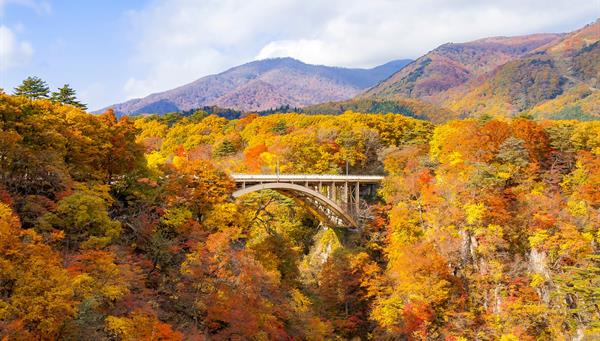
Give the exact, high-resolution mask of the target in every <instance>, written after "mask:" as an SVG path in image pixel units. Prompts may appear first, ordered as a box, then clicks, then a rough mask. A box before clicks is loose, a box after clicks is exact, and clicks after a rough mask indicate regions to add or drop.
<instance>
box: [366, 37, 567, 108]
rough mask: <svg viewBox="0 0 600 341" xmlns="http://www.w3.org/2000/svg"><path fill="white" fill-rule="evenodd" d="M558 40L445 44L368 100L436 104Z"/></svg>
mask: <svg viewBox="0 0 600 341" xmlns="http://www.w3.org/2000/svg"><path fill="white" fill-rule="evenodd" d="M559 37H560V35H558V34H533V35H527V36H521V37H493V38H485V39H479V40H475V41H472V42H467V43H458V44H455V43H449V44H444V45H442V46H440V47H438V48H436V49H434V50H433V51H431V52H429V53H427V54H425V55H424V56H422V57H420V58H419V59H417V60H415V61H414V62H413V63H411V64H410V65H408V66H406V67H404V68H402V69H401V70H400V71H399V72H397V73H395V74H394V75H392V76H391V77H390V78H388V79H386V80H385V81H383V82H382V83H380V84H378V85H377V86H375V87H373V88H372V89H370V90H369V91H367V93H366V94H365V96H367V97H393V96H397V95H401V96H405V97H413V98H422V99H428V100H430V101H434V102H436V101H438V97H439V95H440V94H441V93H442V92H444V91H446V90H448V89H451V88H454V87H457V86H459V85H461V84H464V83H467V82H468V81H470V80H472V79H476V78H477V77H479V76H482V75H484V74H486V73H487V72H490V71H492V70H494V69H495V68H496V67H498V66H500V65H502V64H505V63H506V62H508V61H511V60H513V59H516V58H518V57H519V56H522V55H524V54H526V53H528V52H530V51H532V50H534V49H536V48H539V47H540V46H543V45H546V44H548V43H550V42H552V41H554V40H556V39H557V38H559Z"/></svg>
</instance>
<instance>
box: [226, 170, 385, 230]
mask: <svg viewBox="0 0 600 341" xmlns="http://www.w3.org/2000/svg"><path fill="white" fill-rule="evenodd" d="M231 177H232V178H233V179H234V180H235V182H236V184H237V190H236V191H235V192H234V193H233V197H234V198H239V197H241V196H244V195H246V194H249V193H252V192H257V191H262V190H273V191H276V192H279V193H281V194H283V195H285V196H287V197H290V198H292V199H294V200H295V201H296V202H297V203H298V204H300V205H302V206H304V207H305V208H307V209H308V210H309V211H310V212H311V213H312V214H313V215H314V216H315V217H316V218H318V219H319V220H320V221H321V222H322V223H324V224H326V225H328V226H331V227H350V228H357V227H358V226H359V222H360V221H361V220H362V219H364V218H365V214H366V210H365V208H364V206H365V202H364V200H363V199H361V198H364V197H367V196H373V195H374V194H375V191H376V188H377V186H378V185H379V183H380V182H381V181H382V180H383V176H378V175H321V174H279V175H277V174H273V175H265V174H231Z"/></svg>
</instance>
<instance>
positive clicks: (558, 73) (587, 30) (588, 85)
mask: <svg viewBox="0 0 600 341" xmlns="http://www.w3.org/2000/svg"><path fill="white" fill-rule="evenodd" d="M599 87H600V21H596V22H595V23H593V24H590V25H587V26H585V27H584V28H582V29H580V30H577V31H575V32H573V33H570V34H568V35H565V36H563V37H562V38H561V39H559V40H556V41H553V42H551V43H549V44H546V45H544V46H541V47H540V48H538V49H536V50H534V51H531V52H530V53H528V54H525V55H523V56H521V57H519V58H517V59H515V60H512V61H510V62H507V63H506V64H504V65H501V66H500V67H498V68H497V69H496V70H494V71H492V72H489V73H488V74H486V75H485V77H482V78H480V79H477V80H474V81H471V82H469V83H468V84H466V85H465V86H463V87H457V88H455V89H452V90H450V91H448V93H447V94H446V95H447V98H446V99H445V100H444V101H443V104H444V106H446V107H447V108H449V109H451V110H453V111H456V112H457V113H459V114H461V115H465V116H476V115H481V114H489V115H495V116H497V115H504V116H507V115H508V116H513V115H516V114H518V113H521V112H530V113H531V114H533V115H535V116H538V117H546V118H571V119H594V118H595V119H598V118H600V110H599V108H600V101H599V96H598V91H599V90H598V88H599Z"/></svg>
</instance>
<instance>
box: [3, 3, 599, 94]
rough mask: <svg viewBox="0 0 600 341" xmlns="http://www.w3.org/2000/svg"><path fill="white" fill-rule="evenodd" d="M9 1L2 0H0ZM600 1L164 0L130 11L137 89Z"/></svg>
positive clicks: (558, 12)
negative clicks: (237, 67) (271, 60)
mask: <svg viewBox="0 0 600 341" xmlns="http://www.w3.org/2000/svg"><path fill="white" fill-rule="evenodd" d="M0 1H1V0H0ZM599 4H600V0H591V1H590V0H555V1H547V0H529V1H527V0H496V1H481V2H475V1H469V0H449V1H443V0H437V1H436V0H420V1H414V0H410V1H401V0H398V1H394V0H369V1H364V0H329V1H322V0H255V1H248V0H204V1H193V0H162V1H156V2H153V3H152V4H151V5H149V6H148V7H146V8H144V9H141V10H139V11H135V12H132V13H130V16H129V19H130V20H131V23H132V32H131V38H132V39H133V40H134V41H135V51H136V52H135V55H134V57H133V58H132V61H131V62H132V65H134V66H136V67H137V68H138V70H136V72H133V73H132V75H131V78H130V79H129V80H128V81H127V84H126V85H125V86H124V91H125V92H126V94H127V96H128V97H139V96H144V95H147V94H148V93H150V92H155V91H159V90H165V89H169V88H173V87H175V86H178V85H182V84H185V83H187V82H190V81H193V80H195V79H197V78H200V77H201V76H204V75H207V74H210V73H216V72H220V71H223V70H225V69H226V68H228V67H231V66H234V65H237V64H240V63H243V62H247V61H251V60H253V59H263V58H270V57H282V56H291V57H295V58H298V59H300V60H302V61H304V62H309V63H315V64H326V65H339V66H351V67H368V66H374V65H376V64H379V63H384V62H386V61H389V60H391V59H394V58H416V57H418V56H420V55H421V54H423V53H425V52H427V51H429V50H431V49H433V48H435V47H436V46H438V45H440V44H443V43H445V42H460V41H468V40H472V39H477V38H482V37H487V36H493V35H518V34H527V33H536V32H545V31H557V30H559V31H560V30H570V29H575V28H577V27H579V26H583V25H584V24H586V23H587V22H589V21H591V20H593V19H595V18H594V17H593V14H594V13H597V12H598V5H599Z"/></svg>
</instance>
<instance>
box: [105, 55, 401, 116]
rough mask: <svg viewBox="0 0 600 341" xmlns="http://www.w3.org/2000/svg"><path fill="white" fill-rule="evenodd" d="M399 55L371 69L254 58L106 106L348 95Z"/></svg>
mask: <svg viewBox="0 0 600 341" xmlns="http://www.w3.org/2000/svg"><path fill="white" fill-rule="evenodd" d="M409 62H410V60H397V61H392V62H389V63H387V64H384V65H380V66H378V67H375V68H372V69H348V68H338V67H328V66H321V65H310V64H305V63H302V62H300V61H298V60H295V59H292V58H276V59H267V60H260V61H254V62H251V63H247V64H244V65H241V66H237V67H234V68H232V69H229V70H227V71H225V72H223V73H220V74H217V75H210V76H206V77H203V78H200V79H198V80H196V81H194V82H192V83H189V84H186V85H183V86H181V87H178V88H175V89H173V90H169V91H165V92H161V93H156V94H152V95H150V96H147V97H144V98H139V99H133V100H130V101H127V102H124V103H121V104H115V105H112V106H110V107H111V108H113V109H114V110H115V111H116V112H117V113H124V114H138V113H165V112H169V111H178V110H189V109H193V108H198V107H202V106H207V105H216V106H220V107H227V108H232V109H237V110H243V111H260V110H267V109H271V108H276V107H280V106H284V105H289V106H292V107H303V106H306V105H311V104H316V103H321V102H328V101H338V100H344V99H348V98H351V97H353V96H355V95H357V94H359V93H360V92H361V91H363V90H365V89H367V88H369V87H371V86H373V85H375V84H377V83H378V82H380V81H381V80H383V79H385V78H387V77H389V76H390V75H392V74H393V73H395V72H397V71H398V70H400V69H401V68H402V67H404V66H405V65H407V64H408V63H409Z"/></svg>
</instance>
